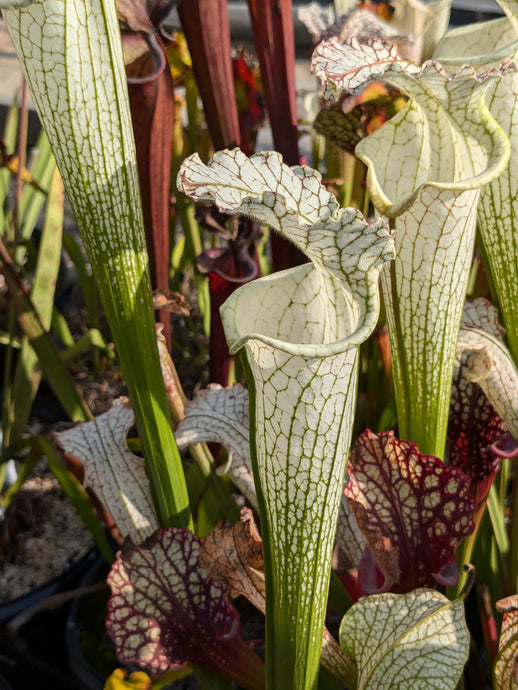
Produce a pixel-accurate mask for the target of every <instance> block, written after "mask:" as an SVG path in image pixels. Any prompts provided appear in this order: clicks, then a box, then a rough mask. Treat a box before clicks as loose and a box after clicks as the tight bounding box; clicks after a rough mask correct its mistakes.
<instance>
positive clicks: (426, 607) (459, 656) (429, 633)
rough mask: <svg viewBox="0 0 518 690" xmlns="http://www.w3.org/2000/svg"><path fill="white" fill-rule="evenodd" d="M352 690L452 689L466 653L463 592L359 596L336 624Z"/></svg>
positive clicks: (467, 635)
mask: <svg viewBox="0 0 518 690" xmlns="http://www.w3.org/2000/svg"><path fill="white" fill-rule="evenodd" d="M340 644H341V646H342V648H343V650H344V651H345V653H346V654H347V655H349V656H350V657H351V658H353V659H354V660H355V661H356V664H357V665H358V671H359V678H358V690H372V689H373V688H390V690H409V689H410V688H412V690H453V689H454V688H455V687H456V685H457V682H458V680H459V677H460V675H461V673H462V669H463V666H464V664H465V663H466V661H467V659H468V651H469V633H468V629H467V627H466V623H465V620H464V599H463V597H461V598H459V599H455V601H449V600H448V599H447V598H446V597H445V596H444V595H442V594H439V592H436V591H434V590H430V589H416V590H414V591H413V592H409V593H408V594H375V595H373V596H370V597H365V598H364V599H360V601H358V602H357V603H356V604H354V606H352V608H351V609H349V611H348V612H347V613H346V614H345V616H344V618H343V619H342V623H341V625H340Z"/></svg>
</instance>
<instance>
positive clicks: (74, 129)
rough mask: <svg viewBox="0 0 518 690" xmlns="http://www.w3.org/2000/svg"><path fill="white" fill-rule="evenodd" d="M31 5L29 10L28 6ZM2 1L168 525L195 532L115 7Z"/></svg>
mask: <svg viewBox="0 0 518 690" xmlns="http://www.w3.org/2000/svg"><path fill="white" fill-rule="evenodd" d="M23 4H24V5H25V4H27V3H23ZM19 6H20V3H16V2H6V0H4V1H3V3H2V8H7V9H5V11H3V16H4V19H5V22H6V25H7V27H8V30H9V33H10V35H11V38H12V40H13V43H14V46H15V49H16V52H17V54H18V55H19V56H20V59H21V61H22V63H23V67H24V71H25V74H26V77H27V81H28V84H29V88H30V91H31V95H32V98H33V100H34V102H35V104H36V106H37V109H38V112H39V115H40V119H41V121H42V123H43V126H44V128H45V131H46V133H47V136H48V138H49V141H50V143H51V146H52V149H53V152H54V155H55V157H56V161H57V163H58V167H59V169H60V172H61V175H62V177H63V181H64V183H65V188H66V191H67V193H68V197H69V198H70V201H71V204H72V207H73V210H74V214H75V217H76V220H77V223H78V225H79V229H80V231H81V236H82V239H83V242H84V244H85V247H86V251H87V253H88V257H89V259H90V263H91V264H92V267H93V271H94V274H95V278H96V282H97V286H98V289H99V293H100V296H101V299H102V301H103V305H104V308H105V311H106V314H107V317H108V320H109V324H110V327H111V331H112V334H113V338H114V341H115V345H116V347H117V352H118V355H119V358H120V361H121V365H122V369H123V372H124V376H125V379H126V382H127V384H128V388H129V392H130V397H131V401H132V405H133V409H134V411H135V417H136V420H137V427H138V430H139V433H140V437H141V440H142V446H143V449H144V455H145V458H146V462H147V467H148V472H149V476H150V480H151V486H152V491H153V497H154V500H155V502H156V504H157V510H158V513H159V517H160V521H161V524H163V525H170V524H172V523H175V524H179V525H188V524H190V513H189V507H188V505H189V504H188V496H187V489H186V486H185V480H184V477H183V471H182V466H181V460H180V456H179V453H178V449H177V448H176V444H175V442H174V437H173V435H172V430H171V427H170V422H169V414H168V409H167V401H166V397H165V390H164V384H163V381H162V376H161V371H160V365H159V361H158V352H157V345H156V337H155V327H154V315H153V305H152V299H151V288H150V278H149V269H148V256H147V252H146V247H145V234H144V228H143V220H142V207H141V203H140V194H139V185H138V176H137V168H136V155H135V144H134V139H133V132H132V127H131V118H130V112H129V104H128V98H127V88H126V77H125V71H124V63H123V59H122V50H121V45H120V34H119V27H118V21H117V14H116V9H115V2H114V1H113V0H36V1H35V2H32V3H30V4H28V5H27V7H24V8H23V9H9V8H16V7H19Z"/></svg>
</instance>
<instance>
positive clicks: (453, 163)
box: [313, 40, 509, 457]
mask: <svg viewBox="0 0 518 690" xmlns="http://www.w3.org/2000/svg"><path fill="white" fill-rule="evenodd" d="M313 70H314V72H315V73H316V74H317V75H318V76H319V77H320V78H321V79H322V80H323V85H324V96H331V97H333V98H335V99H336V98H337V97H338V96H339V94H340V93H342V91H344V90H345V91H346V92H353V93H356V92H358V91H360V90H361V89H363V88H364V87H365V86H366V85H367V84H368V83H370V82H371V81H374V80H376V79H380V78H381V79H383V80H386V81H387V82H389V83H390V84H392V85H393V86H395V87H396V88H399V89H400V90H402V91H403V92H404V93H406V94H407V95H408V96H409V97H410V100H409V102H408V103H407V105H406V106H405V108H404V109H403V110H402V111H401V112H400V113H398V114H397V115H396V116H395V117H394V118H392V119H391V120H390V121H389V122H387V123H386V124H385V125H384V126H383V127H381V128H380V129H378V130H377V131H376V132H374V134H372V135H370V136H369V137H367V139H364V140H363V141H362V142H361V143H360V144H358V146H357V147H356V154H357V156H358V157H359V158H360V159H361V160H362V161H363V162H364V163H365V164H366V165H367V168H368V173H367V187H368V191H369V194H370V197H371V199H372V202H373V203H374V205H375V207H376V209H377V210H378V211H379V212H380V213H383V214H385V215H387V216H388V217H396V221H395V228H396V260H395V262H394V263H393V265H392V266H391V269H390V271H389V270H386V271H383V277H382V284H383V290H384V295H385V300H386V302H387V319H388V325H389V331H390V342H391V350H392V355H393V366H394V381H395V388H396V401H397V408H398V421H399V427H400V435H401V437H402V438H407V439H411V440H412V441H414V442H415V443H417V445H418V446H419V448H420V450H421V452H423V453H425V454H430V455H436V456H439V457H443V455H444V446H445V439H446V428H447V422H448V412H449V401H450V394H451V375H452V370H453V362H454V358H455V350H456V342H457V335H458V329H459V324H460V318H461V314H462V307H463V304H464V298H465V291H466V283H467V278H468V271H469V268H470V266H471V256H472V251H473V244H474V231H475V221H476V205H477V201H478V197H479V190H480V187H481V186H482V185H484V184H487V183H489V182H491V181H492V180H493V179H495V177H497V176H498V175H499V174H501V173H502V171H503V170H504V169H505V166H506V164H507V161H508V157H509V142H508V140H507V138H506V137H505V135H504V133H503V132H502V130H501V129H500V128H499V127H498V125H497V123H496V121H495V120H494V119H493V118H492V117H491V115H490V114H489V112H488V109H487V107H486V105H485V102H484V98H485V95H486V92H487V91H488V89H489V88H490V87H491V85H492V84H493V82H494V81H495V79H497V78H499V73H498V74H495V76H493V77H488V78H487V79H485V80H479V79H477V78H476V76H475V75H474V73H473V72H472V71H470V70H469V69H468V70H464V71H463V72H462V73H461V74H459V75H457V76H456V77H455V78H450V77H448V76H447V75H446V74H445V73H444V71H443V70H442V68H441V67H440V65H438V64H437V63H434V62H430V61H429V62H427V63H425V66H424V67H423V68H422V69H420V68H418V67H416V65H414V64H412V63H409V62H407V61H405V60H401V59H399V58H398V55H397V51H396V49H395V48H394V46H390V45H388V44H385V43H383V42H381V41H376V40H373V41H371V42H369V44H368V45H364V46H360V45H359V44H358V43H356V42H355V41H349V42H347V43H346V44H345V45H340V44H339V43H337V42H336V41H328V42H326V43H323V44H321V45H320V46H318V48H317V49H316V51H315V53H314V57H313ZM445 152H448V153H447V155H446V154H445Z"/></svg>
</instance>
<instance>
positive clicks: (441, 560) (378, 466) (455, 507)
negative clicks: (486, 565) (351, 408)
mask: <svg viewBox="0 0 518 690" xmlns="http://www.w3.org/2000/svg"><path fill="white" fill-rule="evenodd" d="M348 473H349V479H348V482H347V484H346V486H345V489H344V493H345V495H346V496H347V497H348V499H349V503H350V505H351V508H352V510H353V512H354V514H355V516H356V519H357V521H358V525H359V527H360V529H361V531H362V532H363V535H364V536H365V539H366V541H367V546H366V548H365V551H364V554H363V556H362V560H361V562H360V566H359V582H360V584H361V586H362V587H363V589H364V591H365V592H366V593H368V594H373V593H375V592H387V591H392V592H396V593H400V592H408V591H410V590H412V589H414V588H416V587H422V586H434V584H435V583H436V582H439V583H441V584H446V585H450V584H453V583H454V582H456V580H457V577H458V570H457V566H456V564H455V548H456V546H457V544H458V543H459V541H460V540H461V539H463V538H464V537H466V536H468V535H469V534H471V532H472V531H473V529H474V525H473V513H474V510H475V501H474V500H473V497H472V496H471V494H470V492H469V479H468V478H467V477H466V475H465V474H464V473H463V472H461V471H460V470H458V469H456V468H449V467H446V466H445V465H444V464H443V462H442V461H441V460H440V459H439V458H436V457H434V456H432V455H422V454H421V453H420V452H419V450H418V448H417V446H416V445H415V443H412V442H410V441H400V440H398V439H396V438H395V437H394V434H393V432H391V431H389V432H384V433H381V434H374V433H372V432H371V431H369V430H367V431H365V432H364V433H363V434H362V435H361V436H360V437H359V439H358V445H357V446H356V448H355V449H354V451H353V452H352V453H351V457H350V460H349V466H348Z"/></svg>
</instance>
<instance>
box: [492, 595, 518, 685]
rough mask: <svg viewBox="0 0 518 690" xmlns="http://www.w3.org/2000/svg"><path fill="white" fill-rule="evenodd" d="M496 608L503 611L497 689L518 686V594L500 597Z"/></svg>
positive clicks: (496, 679)
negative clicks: (504, 597)
mask: <svg viewBox="0 0 518 690" xmlns="http://www.w3.org/2000/svg"><path fill="white" fill-rule="evenodd" d="M496 608H497V610H498V611H499V612H500V613H503V614H504V616H503V620H502V630H501V631H500V640H499V644H498V656H497V657H496V660H495V666H494V670H493V673H494V680H495V690H516V688H517V687H518V594H515V595H514V596H511V597H507V598H506V599H500V601H497V602H496Z"/></svg>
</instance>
